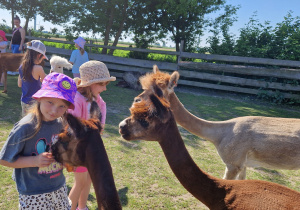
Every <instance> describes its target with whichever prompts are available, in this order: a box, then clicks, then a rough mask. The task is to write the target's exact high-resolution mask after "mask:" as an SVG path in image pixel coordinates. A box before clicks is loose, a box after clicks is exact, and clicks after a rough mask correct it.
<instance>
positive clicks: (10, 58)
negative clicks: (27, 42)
mask: <svg viewBox="0 0 300 210" xmlns="http://www.w3.org/2000/svg"><path fill="white" fill-rule="evenodd" d="M23 56H24V54H14V53H0V81H1V77H2V72H4V75H3V76H4V84H3V85H4V89H3V91H2V93H7V71H18V69H19V67H20V65H21V62H22V60H23Z"/></svg>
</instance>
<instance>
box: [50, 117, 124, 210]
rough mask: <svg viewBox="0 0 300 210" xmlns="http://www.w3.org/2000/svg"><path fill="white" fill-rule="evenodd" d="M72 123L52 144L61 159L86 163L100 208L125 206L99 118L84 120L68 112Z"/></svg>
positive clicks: (78, 164)
mask: <svg viewBox="0 0 300 210" xmlns="http://www.w3.org/2000/svg"><path fill="white" fill-rule="evenodd" d="M66 119H67V122H68V125H67V126H66V128H65V129H64V130H63V131H62V132H61V133H60V134H59V136H58V140H57V142H55V143H54V144H53V145H52V147H51V150H52V154H53V156H54V158H55V160H56V161H57V162H60V163H63V164H68V165H71V166H85V167H86V168H87V169H88V171H89V174H90V176H91V180H92V183H93V185H94V189H95V193H96V198H97V203H98V209H109V210H118V209H122V206H121V203H120V199H119V196H118V192H117V190H116V186H115V182H114V178H113V173H112V168H111V165H110V162H109V159H108V156H107V153H106V150H105V147H104V144H103V141H102V139H101V136H100V129H101V124H100V121H99V120H95V119H90V120H80V119H79V118H76V117H74V116H73V115H71V114H67V115H66Z"/></svg>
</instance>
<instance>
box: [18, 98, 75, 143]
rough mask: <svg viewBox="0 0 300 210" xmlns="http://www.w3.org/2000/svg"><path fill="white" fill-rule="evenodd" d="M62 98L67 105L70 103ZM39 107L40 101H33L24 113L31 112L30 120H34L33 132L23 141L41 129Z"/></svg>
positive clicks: (41, 119)
mask: <svg viewBox="0 0 300 210" xmlns="http://www.w3.org/2000/svg"><path fill="white" fill-rule="evenodd" d="M62 100H63V101H64V102H65V103H66V104H67V106H68V107H69V106H70V105H71V102H69V101H66V100H64V99H62ZM40 107H41V102H39V101H35V102H34V103H33V104H32V105H31V106H30V108H29V109H28V112H27V113H26V115H28V114H32V118H31V120H30V122H34V123H35V126H34V129H33V130H34V131H33V133H32V134H31V135H30V136H28V137H26V138H25V139H24V140H23V141H27V140H29V139H31V138H33V137H34V136H35V135H36V134H37V133H38V132H39V131H40V130H41V127H42V124H43V123H42V122H43V114H42V112H41V108H40ZM65 114H66V113H65ZM65 114H63V116H62V118H64V116H65Z"/></svg>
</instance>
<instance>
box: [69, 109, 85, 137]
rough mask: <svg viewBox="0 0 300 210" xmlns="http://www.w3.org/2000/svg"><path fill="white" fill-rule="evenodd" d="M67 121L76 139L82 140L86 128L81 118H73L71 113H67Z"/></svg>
mask: <svg viewBox="0 0 300 210" xmlns="http://www.w3.org/2000/svg"><path fill="white" fill-rule="evenodd" d="M66 119H67V122H68V124H69V126H70V128H71V129H72V130H73V132H74V133H75V135H76V137H78V138H81V137H83V136H84V135H85V132H86V127H85V125H83V124H82V122H81V121H80V119H79V118H77V117H75V116H73V115H72V114H70V113H67V115H66Z"/></svg>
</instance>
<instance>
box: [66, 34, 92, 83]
mask: <svg viewBox="0 0 300 210" xmlns="http://www.w3.org/2000/svg"><path fill="white" fill-rule="evenodd" d="M74 42H75V47H76V48H77V50H73V51H72V54H71V58H70V60H69V62H70V63H71V64H72V65H73V67H72V73H73V77H74V78H75V77H80V74H79V67H80V66H81V65H82V64H84V63H85V62H87V61H89V57H88V54H87V52H86V51H85V50H84V44H85V40H84V39H83V38H82V37H78V38H77V39H75V40H74Z"/></svg>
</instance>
